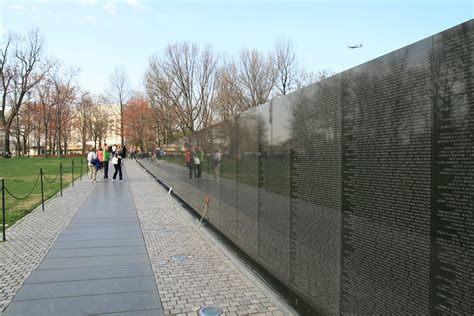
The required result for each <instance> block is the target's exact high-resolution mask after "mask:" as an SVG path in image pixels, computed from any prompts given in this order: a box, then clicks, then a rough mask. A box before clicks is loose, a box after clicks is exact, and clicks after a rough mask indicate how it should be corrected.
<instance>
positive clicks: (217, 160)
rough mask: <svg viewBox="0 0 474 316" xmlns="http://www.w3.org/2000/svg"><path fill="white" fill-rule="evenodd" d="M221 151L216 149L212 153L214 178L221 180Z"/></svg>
mask: <svg viewBox="0 0 474 316" xmlns="http://www.w3.org/2000/svg"><path fill="white" fill-rule="evenodd" d="M221 157H222V156H221V152H220V151H219V149H217V148H216V149H214V154H213V155H212V169H213V170H214V179H216V180H219V179H220V175H221Z"/></svg>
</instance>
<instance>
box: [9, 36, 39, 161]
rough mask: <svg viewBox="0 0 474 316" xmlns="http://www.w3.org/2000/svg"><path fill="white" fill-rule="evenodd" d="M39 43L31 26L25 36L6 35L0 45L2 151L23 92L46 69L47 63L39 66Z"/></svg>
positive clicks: (35, 82) (34, 82)
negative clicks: (30, 29)
mask: <svg viewBox="0 0 474 316" xmlns="http://www.w3.org/2000/svg"><path fill="white" fill-rule="evenodd" d="M43 45H44V42H43V40H42V38H41V36H40V34H39V31H38V30H33V31H30V32H29V33H28V35H27V37H26V38H24V37H22V36H19V35H17V36H15V35H8V36H6V39H5V41H4V43H3V45H2V47H1V49H0V80H1V87H0V89H1V90H0V94H1V95H2V101H1V108H0V130H1V131H3V138H4V141H3V152H4V154H5V153H6V152H8V151H10V130H11V126H12V123H13V120H14V118H15V117H16V115H17V114H18V111H19V110H20V108H21V106H22V105H23V104H24V103H25V96H26V94H27V93H28V92H29V91H30V90H31V89H33V88H34V87H35V86H36V85H37V84H38V83H39V82H40V81H41V80H42V79H43V78H44V75H45V73H46V72H47V71H48V67H42V63H41V62H42V51H43ZM17 154H19V153H18V151H17Z"/></svg>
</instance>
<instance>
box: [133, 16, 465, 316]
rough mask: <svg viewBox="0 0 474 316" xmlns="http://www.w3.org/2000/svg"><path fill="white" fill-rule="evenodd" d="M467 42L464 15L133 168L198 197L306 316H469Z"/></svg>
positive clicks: (197, 204)
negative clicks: (217, 156) (194, 166)
mask: <svg viewBox="0 0 474 316" xmlns="http://www.w3.org/2000/svg"><path fill="white" fill-rule="evenodd" d="M473 37H474V22H473V20H470V21H468V22H466V23H464V24H461V25H459V26H456V27H454V28H452V29H449V30H447V31H444V32H442V33H439V34H437V35H435V36H432V37H429V38H427V39H424V40H422V41H419V42H417V43H414V44H412V45H409V46H407V47H404V48H401V49H399V50H397V51H394V52H392V53H390V54H387V55H384V56H382V57H380V58H377V59H375V60H372V61H370V62H367V63H365V64H363V65H360V66H358V67H355V68H352V69H350V70H347V71H345V72H343V73H341V74H338V75H335V76H333V77H331V78H328V79H326V80H323V81H320V82H318V83H315V84H313V85H311V86H308V87H306V88H303V89H301V90H299V91H296V92H294V93H292V94H290V95H287V96H284V97H281V98H277V99H275V100H272V101H271V102H268V103H266V104H263V105H261V106H259V107H258V108H253V109H251V110H248V111H246V112H244V113H241V114H239V115H238V116H236V117H234V118H231V119H228V120H226V121H224V122H221V123H219V124H217V125H214V126H212V127H211V128H208V129H206V130H204V131H200V132H199V133H196V134H194V135H192V136H190V137H186V138H182V139H180V140H178V141H177V142H176V143H174V144H172V145H170V146H167V147H166V148H165V150H166V151H167V155H166V156H165V157H164V158H163V159H161V160H159V159H149V160H142V162H141V163H142V164H143V165H144V166H145V167H146V168H147V169H149V170H150V171H151V172H152V173H153V174H155V175H156V176H157V177H158V178H160V180H161V181H162V182H164V183H165V184H166V185H167V186H169V187H173V191H174V192H175V193H176V194H178V195H179V196H180V197H181V198H182V199H184V200H185V201H186V202H187V203H188V204H189V205H191V206H192V207H193V208H194V209H195V210H197V211H198V212H199V213H202V212H203V211H204V204H205V203H204V200H205V198H206V196H208V197H210V199H211V202H210V204H209V209H208V212H207V214H206V217H207V218H208V220H209V221H210V222H211V223H212V224H213V225H214V226H215V227H216V228H217V229H219V230H220V231H221V232H222V233H223V234H225V235H226V236H227V237H228V238H229V239H230V240H231V241H232V242H234V243H235V244H236V245H237V246H238V247H239V248H241V249H242V250H243V251H245V252H246V253H247V254H248V255H249V256H251V257H252V258H253V259H254V260H255V261H257V262H258V263H259V264H260V265H261V266H262V267H263V268H265V269H266V270H267V271H268V272H270V273H271V274H272V275H273V276H275V277H276V278H277V279H279V280H280V281H281V282H282V283H284V284H285V285H286V286H287V287H288V288H290V289H291V290H293V291H294V292H295V293H297V294H298V295H299V296H300V297H302V298H303V299H304V300H305V301H306V302H307V303H308V304H309V305H311V306H312V307H313V308H314V310H315V311H317V312H320V313H322V314H331V315H332V314H357V315H358V314H362V315H365V314H390V313H393V314H415V315H428V314H474V294H473V293H474V271H473V267H474V197H473V196H474V147H473V146H474V100H473V92H474V90H473V83H472V72H473V67H474V66H473V45H474V38H473ZM187 150H195V151H199V150H202V152H203V156H204V159H203V161H202V164H201V168H202V173H201V177H200V178H197V179H196V178H194V176H193V177H192V179H190V177H189V169H188V168H187V167H186V165H185V163H184V153H185V151H187ZM216 150H218V151H219V152H220V153H221V157H222V160H221V164H220V166H219V170H220V175H219V177H218V178H216V176H217V175H216V174H215V173H214V165H213V163H212V157H213V155H214V153H215V151H216Z"/></svg>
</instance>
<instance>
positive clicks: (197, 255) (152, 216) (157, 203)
mask: <svg viewBox="0 0 474 316" xmlns="http://www.w3.org/2000/svg"><path fill="white" fill-rule="evenodd" d="M100 176H101V174H99V177H98V178H100ZM124 178H125V182H124V183H112V181H104V180H101V181H99V183H97V184H92V183H88V182H87V181H86V180H84V181H82V182H81V183H80V185H76V187H79V188H81V190H82V191H83V192H84V193H83V195H85V197H82V202H81V199H80V198H79V196H74V192H75V191H74V190H76V189H69V191H68V194H65V197H63V198H57V199H54V200H52V201H51V202H50V203H49V205H48V207H49V208H58V207H60V206H62V207H64V204H61V200H62V199H71V198H73V199H76V200H77V202H78V203H79V205H77V207H79V206H80V207H79V208H78V209H77V207H76V209H77V213H76V211H75V210H74V209H71V210H70V211H69V212H68V214H70V215H69V219H70V218H71V217H72V216H73V215H74V213H75V215H74V218H73V219H72V221H71V222H70V224H69V225H68V226H67V223H66V225H64V224H63V225H62V227H61V225H59V226H57V227H58V228H59V231H61V229H63V228H64V227H65V226H67V227H66V228H65V229H64V230H62V232H61V233H60V234H59V236H58V238H57V239H56V241H55V242H54V245H52V247H51V248H50V249H49V252H48V253H47V255H46V257H44V260H42V262H41V260H40V262H41V264H40V265H39V266H37V264H36V266H37V268H36V267H34V265H30V267H29V268H30V269H32V270H33V269H36V270H35V271H33V272H32V273H31V275H29V277H28V278H27V279H26V281H25V282H24V283H23V281H24V278H26V276H27V275H28V274H27V273H26V276H25V273H23V279H21V278H19V280H16V282H17V283H18V284H17V287H19V286H20V285H21V283H23V285H22V286H21V288H20V290H19V291H18V292H17V293H16V295H15V297H14V299H13V301H12V302H11V303H10V305H9V306H8V307H7V309H6V310H5V313H4V314H5V315H27V314H29V315H88V314H94V315H103V314H110V313H113V315H161V314H163V313H164V314H167V315H169V314H173V315H179V314H183V315H186V314H190V315H196V314H197V313H196V312H197V311H198V309H199V308H200V307H203V306H211V305H212V306H216V307H220V308H222V309H223V311H224V313H225V315H238V314H240V315H247V314H257V315H288V314H292V313H293V312H292V310H291V309H289V308H288V307H287V306H286V305H285V304H284V303H282V302H281V298H279V297H278V296H276V295H275V294H274V293H273V292H272V291H271V290H269V289H268V288H267V287H266V286H265V285H264V284H263V283H262V282H261V281H260V280H258V279H257V278H256V277H255V276H253V275H252V274H251V273H250V272H249V271H247V270H246V268H245V267H244V266H243V265H242V264H240V263H239V262H238V260H236V259H235V258H233V257H232V255H231V254H229V253H227V251H226V250H225V249H224V248H223V247H222V246H221V245H220V244H219V242H217V241H216V240H214V239H213V237H212V236H211V235H210V234H209V233H207V232H206V230H205V228H199V229H197V227H196V223H195V222H194V221H193V219H192V217H191V216H190V215H189V214H188V213H187V212H186V211H185V210H183V209H182V207H181V206H180V205H179V204H178V203H177V202H176V201H175V200H173V199H172V198H171V197H170V196H168V195H167V192H166V191H165V190H164V189H163V188H162V187H160V186H159V185H158V184H157V183H156V182H155V181H154V180H153V179H152V178H151V177H149V176H148V175H147V174H146V173H145V171H144V170H143V169H142V168H141V167H140V166H139V165H137V164H136V163H134V162H133V161H129V160H127V161H126V172H125V176H124ZM71 190H72V192H73V194H72V195H73V197H71V196H69V195H70V194H71ZM76 194H77V193H76ZM87 194H88V195H87ZM63 203H64V202H63ZM56 204H57V205H56ZM35 213H38V212H34V213H33V214H31V215H29V216H28V217H30V216H34V214H35ZM45 213H48V212H45ZM50 220H51V221H52V222H53V224H51V225H50V226H55V227H56V225H55V224H54V220H55V219H54V218H51V219H50ZM25 222H28V220H25ZM63 222H67V219H65V220H63ZM22 224H23V223H19V225H18V227H20V226H21V225H22ZM37 227H38V226H35V227H32V226H31V225H29V226H28V228H29V229H30V230H33V231H34V230H45V229H44V228H41V227H39V228H37ZM56 235H57V233H56ZM10 242H11V241H8V242H7V243H4V244H1V245H0V253H2V249H3V248H5V247H8V243H10ZM25 242H26V243H27V241H24V243H25ZM16 243H17V245H21V244H22V242H21V238H20V237H19V240H16ZM51 243H52V242H50V243H49V244H48V245H49V246H51ZM43 248H46V247H43ZM11 251H12V252H16V253H15V255H16V256H21V257H23V258H28V256H31V251H23V250H22V247H16V249H14V250H11ZM46 251H48V249H46ZM43 252H44V249H43ZM43 256H44V255H43ZM176 256H181V257H176ZM39 257H41V256H39ZM178 259H184V260H183V261H179V260H178ZM25 261H28V260H25ZM36 261H38V260H36ZM9 264H11V263H8V262H5V264H4V262H2V266H0V268H3V267H4V266H8V265H9ZM2 277H3V276H2ZM2 280H3V278H2ZM16 290H17V288H16V289H13V290H10V296H9V297H10V299H11V297H12V296H13V295H14V294H15V292H16ZM2 292H3V289H2ZM160 301H161V302H162V303H161V302H160ZM8 302H9V299H6V300H4V305H6V304H8Z"/></svg>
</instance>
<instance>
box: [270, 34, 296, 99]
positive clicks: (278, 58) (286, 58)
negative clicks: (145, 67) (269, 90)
mask: <svg viewBox="0 0 474 316" xmlns="http://www.w3.org/2000/svg"><path fill="white" fill-rule="evenodd" d="M273 58H274V62H275V67H276V85H275V88H276V90H277V94H278V95H286V94H288V93H289V92H292V91H294V90H296V89H297V83H296V81H297V77H298V75H299V74H300V72H301V71H300V69H299V66H298V63H297V60H296V49H295V48H294V45H293V43H292V42H291V41H289V40H278V41H277V42H276V43H275V51H274V57H273Z"/></svg>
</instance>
